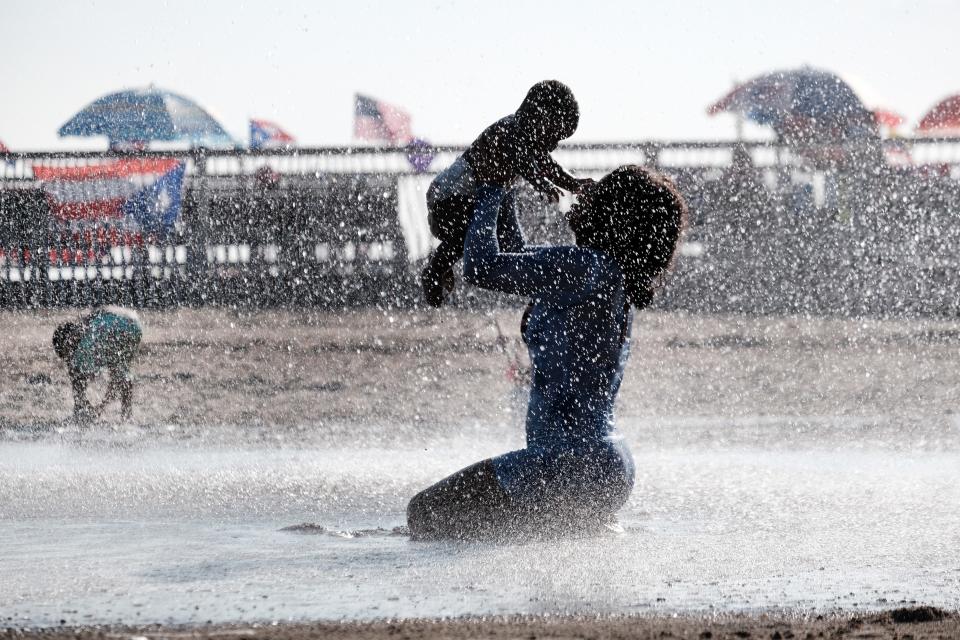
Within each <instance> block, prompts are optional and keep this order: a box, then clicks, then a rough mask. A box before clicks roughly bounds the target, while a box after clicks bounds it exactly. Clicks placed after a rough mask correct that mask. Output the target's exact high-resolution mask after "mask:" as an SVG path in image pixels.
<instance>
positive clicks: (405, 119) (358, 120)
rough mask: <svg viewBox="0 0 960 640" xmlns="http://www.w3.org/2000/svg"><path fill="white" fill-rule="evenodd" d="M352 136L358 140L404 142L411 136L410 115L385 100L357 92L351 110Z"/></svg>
mask: <svg viewBox="0 0 960 640" xmlns="http://www.w3.org/2000/svg"><path fill="white" fill-rule="evenodd" d="M353 136H354V137H355V138H358V139H360V140H383V141H386V142H390V143H391V144H405V143H407V142H409V141H410V139H411V138H412V137H413V136H412V135H411V134H410V115H409V114H408V113H406V112H405V111H403V110H402V109H398V108H397V107H394V106H393V105H390V104H387V103H386V102H381V101H380V100H377V99H375V98H371V97H369V96H362V95H360V94H359V93H358V94H356V105H355V107H354V112H353Z"/></svg>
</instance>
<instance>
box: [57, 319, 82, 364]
mask: <svg viewBox="0 0 960 640" xmlns="http://www.w3.org/2000/svg"><path fill="white" fill-rule="evenodd" d="M81 333H82V330H81V328H80V325H79V324H77V323H76V322H64V323H63V324H61V325H60V326H58V327H57V328H56V329H55V330H54V332H53V350H54V351H56V352H57V356H58V357H59V358H62V359H63V360H66V359H67V358H69V357H70V356H71V355H73V352H74V351H75V350H76V348H77V345H78V344H80V338H81V337H82V336H81Z"/></svg>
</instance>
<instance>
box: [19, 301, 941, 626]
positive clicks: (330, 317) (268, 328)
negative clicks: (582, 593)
mask: <svg viewBox="0 0 960 640" xmlns="http://www.w3.org/2000/svg"><path fill="white" fill-rule="evenodd" d="M74 315H75V314H74V313H73V312H70V311H66V312H64V311H56V312H53V311H43V312H29V313H28V312H23V313H10V312H5V313H2V314H0V320H2V321H3V323H4V326H5V331H4V332H3V335H2V336H0V376H3V384H2V385H0V437H2V438H4V439H8V440H33V439H46V438H48V437H50V436H54V437H55V436H56V435H57V434H59V433H61V432H71V430H75V428H74V427H73V426H72V425H71V423H70V421H69V415H70V408H71V399H70V395H69V388H68V384H67V377H66V374H65V372H64V371H63V368H62V366H61V365H60V363H59V362H58V361H57V360H56V359H55V357H54V355H53V352H52V350H51V349H50V347H49V340H50V335H51V334H52V331H53V328H54V327H55V325H56V324H57V323H58V322H59V321H62V320H63V319H65V318H68V317H72V316H74ZM143 317H144V321H145V325H146V330H145V343H144V349H143V353H142V354H141V356H140V358H139V360H138V362H137V363H136V365H135V367H134V371H135V375H136V378H137V380H138V382H139V385H138V388H137V400H136V406H135V410H134V418H133V421H132V422H131V423H130V424H127V425H120V424H118V423H117V422H116V415H115V413H112V414H108V415H107V416H106V417H105V418H104V419H103V420H102V421H101V422H100V424H99V425H97V426H95V427H94V428H93V430H92V432H93V433H96V432H97V431H98V430H100V431H103V430H109V431H117V430H121V431H124V430H125V431H126V432H128V433H130V434H133V435H132V437H135V438H137V439H145V440H150V439H163V438H166V439H169V438H173V439H175V440H178V441H182V440H192V439H202V440H213V441H217V440H229V441H230V442H236V441H240V442H244V441H256V442H263V441H269V440H273V439H277V438H281V439H285V440H286V441H287V442H288V443H305V444H309V445H311V446H315V447H322V446H323V444H324V443H325V442H326V440H327V439H329V438H335V439H336V440H337V441H342V440H343V438H344V434H347V435H348V436H349V437H351V438H352V437H354V436H355V437H356V438H357V439H358V441H360V442H363V443H366V444H370V445H371V446H372V445H376V446H381V447H387V448H389V447H390V446H391V444H394V443H402V442H404V441H405V440H407V439H408V438H409V437H410V435H411V434H416V435H417V437H418V438H420V439H422V438H424V437H425V435H426V436H430V435H436V436H437V437H446V436H451V435H453V434H456V433H457V432H458V431H460V430H461V429H463V428H464V426H465V425H466V426H469V425H474V424H483V423H489V422H490V421H491V420H501V421H503V422H512V423H516V424H519V420H518V418H517V416H516V413H513V414H511V413H510V412H509V410H515V409H516V407H515V403H512V402H511V400H510V397H511V389H512V388H513V383H512V382H511V381H510V380H509V379H508V378H507V376H506V375H505V373H506V370H507V367H508V357H507V354H505V353H504V349H503V343H502V341H501V340H499V339H498V334H497V330H496V326H495V322H498V323H499V325H500V326H501V327H502V329H503V331H504V333H505V334H506V336H507V341H506V342H507V350H508V351H512V350H513V349H515V348H517V347H518V331H517V322H518V318H519V312H518V311H516V310H500V311H497V312H496V313H491V314H485V313H480V312H467V311H453V310H451V311H446V310H445V311H439V312H409V311H394V312H383V311H349V312H344V313H317V312H308V311H305V312H281V311H269V312H253V313H249V312H237V311H230V310H225V309H202V310H194V309H189V310H181V311H172V312H145V313H144V314H143ZM633 333H634V347H633V348H634V351H633V357H632V359H631V362H630V364H629V366H628V370H627V374H626V379H625V382H624V385H623V389H622V393H621V397H620V401H619V404H618V415H619V418H620V419H622V420H624V421H630V420H634V421H637V420H639V421H647V422H653V423H657V424H661V423H662V424H664V425H667V426H669V424H670V421H671V419H672V418H673V417H676V416H684V417H686V419H688V420H689V419H691V418H694V419H695V418H696V417H697V416H704V417H710V418H711V419H714V420H715V419H716V418H717V417H720V418H721V419H722V418H724V417H726V418H730V425H731V427H730V428H729V429H725V430H723V431H722V432H719V431H717V432H711V429H712V427H711V428H704V429H699V430H695V431H688V432H685V433H686V434H687V435H683V434H681V435H679V436H676V435H675V434H672V433H671V432H670V431H669V429H668V428H664V429H659V430H658V429H649V430H645V431H644V433H648V434H649V435H650V437H651V438H661V439H662V440H664V441H667V442H670V443H673V442H674V440H672V439H673V438H676V437H695V438H697V439H698V440H699V441H700V443H701V444H703V443H708V444H709V442H713V440H714V439H716V440H717V441H724V442H728V443H729V442H730V441H735V440H736V439H737V438H738V437H739V436H738V433H737V430H736V428H735V425H737V424H744V422H743V420H742V419H747V420H748V422H749V420H754V419H762V418H763V417H764V416H774V417H777V419H778V420H780V419H782V418H784V417H787V418H789V417H790V416H798V419H801V421H805V422H804V424H802V425H800V426H798V427H797V428H798V429H800V428H803V429H806V432H805V433H804V435H803V437H804V438H805V439H806V440H810V439H818V438H822V439H823V440H824V441H829V442H831V443H832V444H833V445H837V444H840V445H842V444H843V443H844V441H845V440H844V439H845V438H847V437H848V436H849V435H850V434H849V433H847V434H844V433H842V432H838V431H837V430H836V429H834V428H833V427H832V426H831V425H832V424H835V421H834V420H831V421H827V423H825V424H826V425H827V426H825V427H824V431H823V433H814V434H812V435H811V433H810V429H814V430H815V429H817V428H818V427H817V426H816V424H815V423H810V418H811V417H816V416H829V417H833V418H836V417H837V416H841V417H849V418H851V420H852V421H851V422H850V423H849V424H851V425H852V427H851V428H853V429H856V430H858V433H857V440H858V442H860V443H861V444H862V442H863V441H864V440H865V439H866V440H869V441H870V443H871V446H872V445H876V446H880V447H888V446H889V447H893V448H897V447H901V446H905V445H904V443H905V442H906V443H907V445H906V446H909V448H911V449H912V450H916V449H917V448H920V449H923V448H925V447H932V448H936V447H939V446H942V445H943V442H942V440H948V441H949V442H948V445H947V446H948V448H949V449H950V450H954V449H955V448H956V446H957V440H958V435H957V434H958V433H960V429H957V426H958V425H960V422H958V420H957V416H956V412H957V411H960V392H958V391H957V389H958V388H960V384H958V383H960V367H958V366H957V364H958V362H960V322H958V321H955V320H938V319H933V320H914V319H899V320H864V319H818V318H752V317H745V316H689V315H686V314H679V313H659V312H658V313H644V314H640V315H639V316H638V318H637V320H636V322H635V325H634V327H633ZM737 419H741V420H739V421H738V420H737ZM198 425H201V426H198ZM386 425H389V427H390V428H385V426H386ZM865 431H867V432H869V433H867V435H864V433H863V432H865ZM690 433H695V435H689V434H690ZM757 437H758V436H757V433H756V432H754V433H752V434H750V437H749V440H750V442H752V443H755V442H756V440H757ZM764 437H766V436H764ZM769 438H771V439H776V440H777V441H776V442H761V443H760V444H761V445H763V446H767V445H770V446H789V444H790V438H791V435H790V433H789V432H788V431H784V430H777V431H774V432H771V435H770V436H769ZM938 439H940V440H938ZM680 444H684V443H680ZM903 543H904V544H908V541H906V540H904V541H903ZM913 604H914V603H897V602H894V601H891V602H889V603H886V604H883V603H881V604H877V605H876V609H878V610H883V609H887V608H889V607H897V606H913ZM915 604H917V605H918V606H920V605H923V604H924V603H922V602H921V603H915ZM896 611H897V610H894V611H893V612H889V611H888V612H886V613H882V612H881V613H876V614H871V613H864V612H862V611H857V612H851V611H845V610H844V609H842V608H841V609H839V610H828V611H824V610H817V611H814V612H813V613H812V614H811V617H810V618H802V617H801V618H798V617H797V616H796V615H788V616H784V617H778V616H777V615H774V614H770V615H768V614H765V613H764V612H763V611H751V612H749V613H746V612H745V613H743V614H730V613H725V614H722V615H720V616H717V617H701V616H697V615H692V614H681V615H680V616H679V617H657V616H650V617H629V616H613V617H600V618H591V617H564V616H554V617H548V618H541V617H518V618H507V619H501V618H486V619H453V620H432V621H418V620H404V621H399V622H371V623H343V624H335V623H303V624H280V625H278V626H272V625H268V624H267V625H260V626H252V625H244V626H232V625H210V626H199V627H197V626H194V627H181V626H177V625H172V626H167V627H156V626H152V627H143V628H133V627H129V628H127V627H124V628H118V627H93V628H83V627H71V628H61V629H52V628H51V629H47V630H44V631H29V630H24V629H22V628H20V629H16V630H14V631H11V632H10V633H11V634H12V635H13V636H16V635H30V636H33V635H39V636H43V637H67V636H70V637H123V638H128V637H131V636H145V637H150V638H161V637H188V636H189V637H214V636H216V637H224V636H226V637H241V636H243V637H250V636H263V637H276V638H279V637H293V638H314V637H317V638H320V637H324V638H327V637H330V638H337V637H358V638H381V637H407V638H442V637H490V638H508V637H509V638H514V637H528V638H529V637H553V638H573V637H610V638H617V637H654V636H656V637H663V636H668V635H670V636H677V637H698V638H709V637H717V638H725V637H730V638H733V637H739V638H745V637H769V638H777V637H780V638H790V637H798V638H800V637H820V636H821V635H822V636H823V637H907V636H912V637H914V638H927V637H929V638H935V637H944V638H949V637H960V622H958V618H957V617H956V615H955V614H952V613H951V614H948V615H946V617H943V615H944V614H943V612H940V611H939V610H927V609H923V610H921V613H916V612H914V613H909V612H908V613H904V614H903V616H899V614H897V613H896ZM923 612H926V613H923ZM768 613H769V612H768ZM2 614H3V612H2V611H0V615H2ZM817 614H823V615H824V616H825V618H824V619H816V615H817ZM898 619H903V620H912V621H901V622H897V621H896V620H898ZM10 624H13V625H14V626H16V625H15V624H14V623H12V622H10ZM0 626H2V625H0ZM708 634H709V635H708Z"/></svg>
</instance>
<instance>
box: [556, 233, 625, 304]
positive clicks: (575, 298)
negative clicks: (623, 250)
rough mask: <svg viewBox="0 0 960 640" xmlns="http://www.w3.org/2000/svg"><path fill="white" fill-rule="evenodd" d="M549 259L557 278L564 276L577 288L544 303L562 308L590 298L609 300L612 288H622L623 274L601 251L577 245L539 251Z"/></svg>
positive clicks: (612, 260)
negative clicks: (557, 304)
mask: <svg viewBox="0 0 960 640" xmlns="http://www.w3.org/2000/svg"><path fill="white" fill-rule="evenodd" d="M541 251H543V252H545V255H546V256H548V260H547V264H551V265H553V268H555V269H556V271H557V277H565V278H567V279H570V280H572V281H574V282H575V283H576V284H578V285H579V286H577V287H575V288H573V289H566V294H570V293H573V295H563V296H560V297H559V298H558V299H556V300H544V302H547V303H550V302H555V303H559V304H563V305H570V304H574V305H575V304H581V303H584V302H587V301H588V300H591V299H593V298H603V299H608V298H609V297H610V292H611V290H612V289H617V288H622V287H623V286H624V281H623V272H622V271H621V270H620V267H619V266H618V265H617V262H616V261H615V260H614V259H613V258H612V257H610V256H608V255H607V254H605V253H603V252H602V251H597V250H596V249H591V248H588V247H579V246H576V245H561V246H554V247H545V248H543V249H541Z"/></svg>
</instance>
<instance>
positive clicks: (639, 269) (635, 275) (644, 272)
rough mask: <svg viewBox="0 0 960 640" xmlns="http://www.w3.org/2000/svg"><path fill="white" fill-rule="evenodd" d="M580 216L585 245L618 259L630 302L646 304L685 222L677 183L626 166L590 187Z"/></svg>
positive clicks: (639, 306) (668, 263) (670, 259)
mask: <svg viewBox="0 0 960 640" xmlns="http://www.w3.org/2000/svg"><path fill="white" fill-rule="evenodd" d="M584 214H585V215H584V216H583V217H584V218H586V219H585V220H583V221H582V223H581V226H582V227H584V228H583V229H582V232H583V233H584V234H585V235H588V236H589V237H590V240H589V242H588V244H590V245H591V246H593V247H595V248H597V249H600V250H601V251H604V252H605V253H608V254H610V255H611V256H612V257H613V258H614V259H615V260H616V261H617V264H618V265H619V266H620V269H621V270H622V271H623V275H624V277H625V278H626V288H627V295H628V296H629V298H630V302H631V303H632V304H633V306H634V307H636V308H637V309H642V308H644V307H646V306H647V305H648V304H650V301H651V300H652V299H653V294H654V293H655V292H656V290H657V289H659V288H660V287H662V286H663V276H664V275H665V274H666V273H667V271H668V270H669V269H670V267H671V266H672V264H673V260H674V255H675V254H676V251H677V246H678V245H679V242H680V235H681V234H682V233H683V231H684V229H686V226H687V204H686V202H685V201H684V199H683V196H682V195H680V192H679V191H678V190H677V187H676V185H674V184H673V182H672V181H671V180H670V179H669V178H668V177H666V176H664V175H661V174H658V173H654V172H653V171H650V170H649V169H645V168H644V167H640V166H637V165H626V166H623V167H620V168H619V169H616V170H615V171H613V172H611V173H609V174H607V175H606V176H604V177H603V178H602V179H601V180H600V182H599V183H597V185H596V186H595V187H594V188H593V189H592V190H591V191H590V193H589V201H588V203H587V205H586V209H585V211H584ZM580 235H581V233H578V241H579V237H580Z"/></svg>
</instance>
